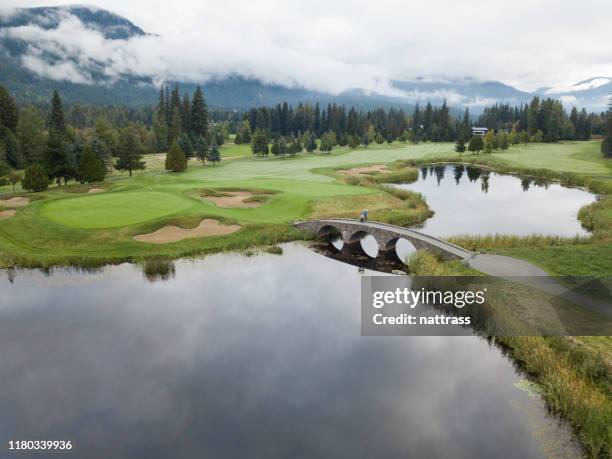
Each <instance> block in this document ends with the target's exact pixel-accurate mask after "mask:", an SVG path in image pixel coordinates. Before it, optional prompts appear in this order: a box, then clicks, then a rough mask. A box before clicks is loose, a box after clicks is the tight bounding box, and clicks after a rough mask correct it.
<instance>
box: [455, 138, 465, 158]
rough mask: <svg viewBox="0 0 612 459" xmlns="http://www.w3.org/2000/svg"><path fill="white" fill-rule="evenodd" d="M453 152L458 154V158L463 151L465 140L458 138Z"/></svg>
mask: <svg viewBox="0 0 612 459" xmlns="http://www.w3.org/2000/svg"><path fill="white" fill-rule="evenodd" d="M455 151H456V152H457V153H459V156H461V154H462V153H463V152H464V151H465V140H463V137H459V138H458V139H457V143H456V144H455Z"/></svg>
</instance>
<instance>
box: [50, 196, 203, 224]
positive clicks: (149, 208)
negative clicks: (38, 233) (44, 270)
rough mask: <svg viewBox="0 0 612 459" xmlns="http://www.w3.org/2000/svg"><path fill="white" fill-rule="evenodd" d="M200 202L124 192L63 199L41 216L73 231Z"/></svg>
mask: <svg viewBox="0 0 612 459" xmlns="http://www.w3.org/2000/svg"><path fill="white" fill-rule="evenodd" d="M192 206H197V203H194V202H193V201H190V200H189V199H185V198H182V197H180V196H176V195H173V194H168V193H160V192H155V191H153V192H151V191H149V192H144V191H134V192H123V193H108V194H96V195H92V196H81V197H78V198H69V199H60V200H57V201H51V202H49V203H48V204H46V205H44V206H43V207H42V209H41V214H42V215H43V216H44V217H45V218H47V219H49V220H51V221H52V222H55V223H59V224H61V225H64V226H69V227H72V228H87V229H100V228H116V227H119V226H127V225H133V224H135V223H142V222H145V221H148V220H153V219H155V218H160V217H165V216H167V215H171V214H174V213H177V212H182V211H184V210H186V209H188V208H189V207H192Z"/></svg>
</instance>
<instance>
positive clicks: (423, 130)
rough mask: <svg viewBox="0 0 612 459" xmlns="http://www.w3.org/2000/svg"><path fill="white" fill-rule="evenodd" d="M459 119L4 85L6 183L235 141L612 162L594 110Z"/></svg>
mask: <svg viewBox="0 0 612 459" xmlns="http://www.w3.org/2000/svg"><path fill="white" fill-rule="evenodd" d="M452 113H455V114H456V113H457V112H451V110H450V109H449V107H448V105H447V104H446V103H443V104H442V105H441V106H438V107H434V106H432V104H430V103H427V104H425V105H424V106H421V105H420V104H416V106H415V107H414V109H413V110H411V111H409V112H407V111H405V110H403V109H399V108H390V109H382V108H379V109H375V110H359V109H356V108H355V107H347V106H344V105H337V104H333V103H332V104H328V105H326V106H320V105H319V104H318V103H316V104H314V105H311V104H298V105H297V106H292V105H289V104H287V103H283V104H277V105H276V106H274V107H254V108H251V109H250V110H248V111H246V112H240V111H237V110H235V111H231V110H218V109H210V108H209V107H208V105H207V103H206V98H205V94H204V93H203V91H202V90H201V89H200V88H199V87H198V88H196V89H195V90H194V91H193V93H192V94H187V93H181V91H180V88H179V86H178V85H174V87H172V88H170V87H169V86H162V87H161V88H160V90H159V101H158V104H157V106H156V107H145V108H129V107H122V106H110V107H100V106H88V105H83V104H72V105H71V106H69V107H65V106H64V105H63V103H62V97H61V94H59V93H58V92H54V93H53V94H52V95H51V96H50V98H49V103H48V105H27V106H18V105H17V103H16V102H15V98H14V97H13V95H11V94H10V93H9V92H8V91H7V90H6V89H5V88H4V87H2V86H0V180H1V181H2V183H4V184H6V183H8V182H9V177H15V175H14V171H17V170H25V169H27V168H29V167H31V166H33V165H39V166H41V167H42V170H44V172H45V173H46V175H47V177H48V179H49V182H50V183H53V182H55V183H57V184H64V185H65V184H67V183H68V182H69V181H71V180H75V181H78V182H82V183H85V182H90V181H100V180H103V179H104V176H105V175H106V174H108V173H112V171H113V170H114V169H118V170H125V171H128V172H129V174H130V175H131V173H132V171H134V170H138V169H142V168H144V167H145V164H144V161H143V160H142V155H143V154H146V153H153V152H167V151H168V150H169V148H170V146H172V145H175V146H176V148H178V149H180V150H181V152H182V153H183V154H184V155H185V157H186V158H187V159H189V158H198V159H199V160H201V161H202V164H203V165H206V163H207V161H209V160H210V162H212V163H213V164H214V163H215V162H217V161H219V160H220V159H221V157H220V153H219V152H220V147H221V146H222V145H223V144H224V143H225V142H227V141H228V140H230V139H232V140H233V141H234V143H236V144H250V146H251V149H252V151H253V153H254V154H255V155H256V156H267V155H269V154H270V153H272V154H273V155H276V156H280V157H285V156H289V157H292V156H295V155H297V154H300V153H302V152H303V151H305V152H306V153H314V152H315V151H320V152H322V153H329V152H331V151H332V150H333V148H334V147H335V146H349V147H352V148H356V147H358V146H363V147H365V148H368V147H370V148H371V147H372V145H374V146H375V145H377V144H383V143H391V142H394V141H401V142H411V143H419V142H454V143H455V144H456V147H455V149H456V151H458V152H460V153H461V152H463V151H465V150H468V151H472V152H474V151H476V152H478V151H481V150H482V151H485V152H488V151H492V150H497V149H506V148H508V147H509V146H510V145H513V144H518V143H528V142H557V141H561V140H588V139H591V138H593V137H600V138H603V139H604V141H603V143H602V153H603V154H604V155H606V156H611V155H612V148H611V147H610V145H612V143H611V142H612V141H610V140H609V139H610V138H611V137H612V127H611V126H612V116H611V115H609V111H608V112H605V113H587V111H586V110H584V109H582V110H578V109H577V108H576V107H573V108H572V109H571V110H570V111H569V113H568V112H567V111H566V110H565V109H564V107H563V105H562V104H561V102H560V101H557V100H554V99H540V98H539V97H534V98H533V99H532V100H531V101H530V102H529V103H528V104H522V105H520V106H511V105H510V104H495V105H493V106H490V107H487V108H485V109H484V110H483V112H482V113H481V114H480V115H479V116H478V117H473V116H471V115H470V113H469V110H468V109H465V111H464V112H463V114H462V115H461V116H455V115H453V114H452ZM473 126H479V127H486V128H488V129H489V132H491V134H490V135H489V136H488V137H486V138H484V139H482V140H483V144H482V146H481V144H480V142H479V141H475V142H471V139H472V137H473V136H472V127H473ZM470 143H471V145H470ZM470 147H471V148H470ZM475 147H478V148H475ZM176 148H175V149H176ZM83 159H84V160H85V164H81V162H82V161H83ZM173 169H174V168H173ZM30 172H34V173H35V174H30V175H29V177H30V178H31V177H32V176H34V175H36V176H40V173H41V170H40V168H35V169H34V170H33V171H30ZM44 182H45V180H38V183H44ZM39 187H40V186H38V187H37V188H39Z"/></svg>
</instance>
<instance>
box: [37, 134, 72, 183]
mask: <svg viewBox="0 0 612 459" xmlns="http://www.w3.org/2000/svg"><path fill="white" fill-rule="evenodd" d="M44 164H45V169H46V172H47V175H48V176H49V178H50V179H52V180H55V181H56V182H57V184H58V185H61V182H62V180H63V181H64V185H66V184H67V183H68V179H69V178H71V177H72V176H73V175H74V171H73V169H72V165H71V164H70V161H69V157H68V147H67V145H66V141H65V140H64V136H63V135H62V134H61V133H60V132H59V131H57V130H56V129H55V128H52V129H50V130H49V135H48V136H47V145H46V147H45V158H44Z"/></svg>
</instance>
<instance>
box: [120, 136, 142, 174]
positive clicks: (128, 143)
mask: <svg viewBox="0 0 612 459" xmlns="http://www.w3.org/2000/svg"><path fill="white" fill-rule="evenodd" d="M142 150H143V148H142V144H141V143H140V139H139V138H138V136H137V135H136V134H135V132H134V130H133V129H132V128H131V127H127V128H125V129H122V130H121V133H120V135H119V152H118V159H117V165H116V166H115V167H116V168H117V169H118V170H120V171H128V172H129V173H130V177H131V176H132V171H135V170H141V169H144V168H145V163H144V161H142Z"/></svg>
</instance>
